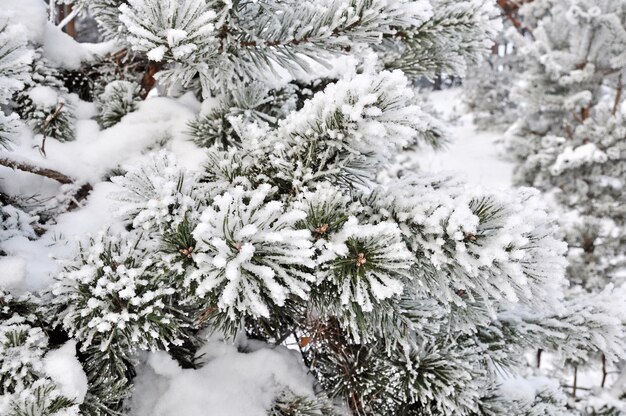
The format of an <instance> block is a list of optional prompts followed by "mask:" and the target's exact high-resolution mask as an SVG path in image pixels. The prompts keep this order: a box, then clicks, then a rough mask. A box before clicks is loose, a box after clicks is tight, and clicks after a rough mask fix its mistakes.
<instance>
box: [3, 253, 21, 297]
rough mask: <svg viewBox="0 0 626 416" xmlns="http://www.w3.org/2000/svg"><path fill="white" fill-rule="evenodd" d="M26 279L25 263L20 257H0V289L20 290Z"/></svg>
mask: <svg viewBox="0 0 626 416" xmlns="http://www.w3.org/2000/svg"><path fill="white" fill-rule="evenodd" d="M25 279H26V261H25V260H24V259H23V258H21V257H15V256H4V257H0V289H8V290H10V289H20V288H21V287H22V286H23V285H24V280H25Z"/></svg>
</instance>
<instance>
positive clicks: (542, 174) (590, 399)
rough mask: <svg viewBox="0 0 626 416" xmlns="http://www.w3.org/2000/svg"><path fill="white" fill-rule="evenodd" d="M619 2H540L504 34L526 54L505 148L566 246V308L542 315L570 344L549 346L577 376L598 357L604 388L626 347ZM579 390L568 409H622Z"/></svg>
mask: <svg viewBox="0 0 626 416" xmlns="http://www.w3.org/2000/svg"><path fill="white" fill-rule="evenodd" d="M625 7H626V3H625V2H624V1H591V2H586V1H578V0H568V1H560V2H556V1H551V0H537V1H533V2H529V3H528V4H525V5H524V6H523V7H522V8H521V9H520V15H521V18H522V22H523V24H524V25H525V26H526V27H528V28H529V31H528V33H527V35H526V36H523V34H522V33H518V32H516V31H514V30H509V32H508V34H509V36H510V37H511V38H513V39H515V42H516V47H517V53H518V54H519V56H520V57H521V58H522V59H523V61H522V62H520V63H519V65H518V68H517V69H516V72H517V76H516V77H515V79H514V80H512V82H511V83H512V85H514V86H515V87H514V89H513V92H512V97H513V98H514V99H515V101H516V102H517V104H518V111H519V120H517V121H516V122H515V123H514V124H513V125H512V126H511V128H510V129H509V131H508V132H507V134H506V138H505V141H506V145H507V150H508V151H509V153H510V154H511V155H512V156H513V157H514V158H515V159H516V161H517V162H518V166H517V172H516V180H517V182H518V183H519V184H523V185H532V186H535V187H537V188H539V189H540V190H542V191H545V192H547V193H549V194H550V197H551V199H553V200H554V202H555V203H556V209H557V210H558V211H559V212H561V214H560V217H561V218H560V223H561V226H562V227H561V228H562V231H561V233H562V235H563V236H564V238H565V239H566V241H567V242H568V245H569V250H568V254H567V258H568V261H569V265H568V269H567V270H568V272H567V277H568V279H569V281H570V288H569V289H568V290H567V293H566V302H565V309H564V311H562V312H559V313H558V314H557V315H555V316H553V317H546V318H545V319H543V320H544V321H545V322H549V321H551V320H554V321H553V323H551V324H549V325H553V326H554V327H561V328H565V332H572V334H571V335H570V336H569V337H568V338H567V342H564V343H563V342H562V341H559V340H558V339H557V340H554V341H553V343H554V344H555V345H559V344H561V345H560V346H559V348H558V349H557V350H558V355H557V358H558V359H559V360H561V361H564V362H566V368H568V369H572V370H573V372H574V377H576V376H577V374H578V373H577V371H578V369H579V368H581V367H584V366H593V365H594V364H595V365H596V366H600V364H599V363H602V364H601V367H602V374H603V376H602V382H601V387H608V386H609V383H610V382H609V381H607V380H608V379H607V372H608V371H610V370H607V366H611V365H612V366H614V368H616V369H617V370H616V372H618V373H619V372H623V371H624V370H623V364H621V363H620V361H619V359H617V360H616V356H615V354H616V353H617V354H618V355H619V351H620V350H622V349H623V348H624V346H623V343H624V332H623V328H624V323H623V316H622V314H623V310H622V309H623V308H622V307H621V306H618V305H617V304H616V303H615V302H619V301H618V299H619V298H620V296H623V295H622V294H621V293H622V291H623V288H622V286H623V284H624V268H625V267H626V257H625V256H624V249H625V248H626V238H625V235H626V234H625V233H624V230H625V229H626V228H625V225H626V222H625V217H624V210H623V206H624V203H625V202H626V201H625V200H624V192H623V186H624V180H625V178H626V170H625V167H626V164H625V163H624V143H625V142H624V137H625V130H624V128H625V124H624V120H625V119H624V110H623V108H624V97H623V94H622V90H623V79H624V78H623V77H624V75H625V73H626V60H624V56H625V55H624V48H625V47H626V15H625V14H624V10H625ZM530 33H532V35H531V34H530ZM613 286H615V288H614V287H613ZM605 325H607V326H606V327H604V326H605ZM574 328H577V329H576V330H574ZM581 328H584V329H581ZM580 334H585V335H583V336H580ZM593 338H595V339H593ZM592 339H593V340H592ZM583 344H587V347H583ZM577 345H578V347H576V346H577ZM569 348H574V350H576V352H573V351H570V350H569ZM561 375H562V376H563V377H567V378H569V377H571V375H570V374H568V372H567V371H563V372H562V374H561ZM617 383H618V384H619V379H618V380H617ZM573 395H574V396H576V383H574V387H573ZM580 396H582V397H578V398H577V400H576V401H574V404H573V405H572V407H574V408H576V409H577V410H578V411H580V412H581V413H582V414H587V413H585V412H588V413H591V414H593V413H596V412H597V413H598V414H613V413H611V412H614V413H615V414H618V412H619V411H621V410H622V411H623V409H622V408H621V406H615V404H614V403H612V401H611V398H612V397H619V396H613V395H611V394H609V393H607V391H606V389H597V390H596V389H594V390H592V391H591V392H589V393H587V394H581V395H580Z"/></svg>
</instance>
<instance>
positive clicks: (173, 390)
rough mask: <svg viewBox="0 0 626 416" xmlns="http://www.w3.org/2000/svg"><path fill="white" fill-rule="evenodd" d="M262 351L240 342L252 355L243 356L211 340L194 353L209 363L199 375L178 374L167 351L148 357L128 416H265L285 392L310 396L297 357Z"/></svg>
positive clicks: (310, 389) (180, 371)
mask: <svg viewBox="0 0 626 416" xmlns="http://www.w3.org/2000/svg"><path fill="white" fill-rule="evenodd" d="M262 346H263V347H265V348H258V347H259V345H256V346H255V344H254V343H249V342H245V341H244V345H241V347H246V348H248V349H250V348H252V349H256V351H252V352H248V353H242V352H239V351H238V350H237V347H235V346H234V345H232V344H231V343H227V342H224V341H221V340H218V339H212V340H210V341H208V342H207V344H206V345H205V346H204V347H203V348H201V350H200V351H199V353H198V354H199V355H201V354H205V357H206V359H207V361H206V363H205V364H204V365H203V366H202V367H201V368H200V369H197V370H192V369H185V370H183V369H181V368H180V367H178V364H177V363H176V362H175V361H174V360H173V359H172V358H170V357H169V356H168V355H167V354H166V353H165V352H156V353H150V354H149V356H148V359H147V363H146V364H147V365H146V366H144V367H143V368H141V369H140V371H139V374H138V376H137V378H136V379H135V383H136V386H135V394H134V395H133V398H132V400H131V407H132V411H131V414H132V416H180V415H185V416H210V415H219V416H244V415H245V416H267V410H268V409H269V408H270V407H271V405H272V402H273V400H274V399H275V398H276V396H277V395H278V394H279V393H280V392H281V391H282V390H284V389H285V388H289V389H291V390H292V391H293V392H294V393H296V394H302V395H309V396H311V395H313V378H312V376H311V375H309V374H307V373H306V369H305V367H304V366H303V364H302V362H301V360H300V357H299V354H297V353H295V352H293V351H290V350H287V349H285V348H283V347H276V348H273V349H269V348H267V346H266V345H264V344H263V345H262ZM255 347H256V348H255ZM242 386H245V388H243V389H242Z"/></svg>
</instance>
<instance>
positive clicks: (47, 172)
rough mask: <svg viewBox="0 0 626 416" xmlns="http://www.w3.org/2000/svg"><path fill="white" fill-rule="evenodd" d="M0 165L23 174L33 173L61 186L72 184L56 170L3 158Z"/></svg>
mask: <svg viewBox="0 0 626 416" xmlns="http://www.w3.org/2000/svg"><path fill="white" fill-rule="evenodd" d="M0 165H1V166H6V167H7V168H11V169H17V170H21V171H24V172H29V173H33V174H35V175H39V176H44V177H46V178H50V179H52V180H55V181H57V182H59V183H61V184H63V185H68V184H71V183H74V179H72V178H70V177H69V176H67V175H64V174H63V173H61V172H58V171H56V170H53V169H46V168H40V167H39V166H33V165H29V164H28V163H21V162H16V161H15V160H11V159H7V158H4V157H2V158H0Z"/></svg>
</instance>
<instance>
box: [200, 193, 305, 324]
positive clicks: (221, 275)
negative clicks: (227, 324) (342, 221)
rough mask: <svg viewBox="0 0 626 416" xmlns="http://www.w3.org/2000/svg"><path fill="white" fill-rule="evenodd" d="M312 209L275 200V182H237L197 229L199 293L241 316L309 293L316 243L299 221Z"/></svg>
mask: <svg viewBox="0 0 626 416" xmlns="http://www.w3.org/2000/svg"><path fill="white" fill-rule="evenodd" d="M305 217H306V213H305V212H303V211H299V210H288V209H285V207H284V206H283V204H282V203H281V202H280V201H275V200H274V201H272V200H271V187H270V186H269V185H262V186H260V187H259V188H257V189H254V190H246V189H244V188H243V187H241V186H239V187H235V188H233V189H232V190H231V191H229V192H226V193H224V194H223V195H219V196H216V197H215V198H214V201H213V204H212V205H211V206H209V207H208V208H207V209H206V210H205V211H204V212H203V213H202V215H201V216H200V221H199V223H198V225H197V226H196V228H195V229H194V230H193V233H192V235H193V237H194V239H195V240H196V242H197V243H196V247H194V248H193V249H194V250H193V258H194V262H195V263H196V265H197V268H198V269H197V270H194V271H193V272H192V273H191V274H190V276H189V278H190V279H191V280H192V281H196V282H197V288H196V292H197V293H198V295H199V296H207V295H209V297H210V298H215V299H216V301H217V302H216V303H217V306H218V308H220V310H223V311H224V312H225V313H227V314H228V315H229V318H230V319H234V318H236V317H238V316H239V315H247V314H249V315H252V316H263V317H266V318H268V317H269V316H270V308H271V307H272V306H274V305H275V306H283V305H284V304H285V300H286V299H287V298H288V297H290V296H298V297H301V298H306V297H307V292H308V291H309V283H310V282H312V281H313V280H314V277H313V275H312V274H311V273H309V272H307V269H308V268H312V267H313V265H314V262H313V260H312V256H313V248H312V245H313V244H312V242H311V234H310V233H309V231H308V230H298V229H296V227H295V225H296V224H297V222H298V221H301V220H303V219H304V218H305Z"/></svg>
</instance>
